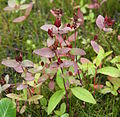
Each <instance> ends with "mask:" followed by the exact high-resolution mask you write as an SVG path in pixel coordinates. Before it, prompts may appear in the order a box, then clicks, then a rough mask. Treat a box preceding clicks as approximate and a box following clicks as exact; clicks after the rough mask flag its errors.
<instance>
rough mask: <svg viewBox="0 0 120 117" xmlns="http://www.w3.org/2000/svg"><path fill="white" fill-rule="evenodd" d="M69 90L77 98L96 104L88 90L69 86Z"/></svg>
mask: <svg viewBox="0 0 120 117" xmlns="http://www.w3.org/2000/svg"><path fill="white" fill-rule="evenodd" d="M71 90H72V93H73V95H75V96H76V97H77V98H78V99H80V100H82V101H85V102H89V103H92V104H96V101H95V99H94V98H93V96H92V94H91V93H90V92H89V91H88V90H86V89H84V88H82V87H74V88H71Z"/></svg>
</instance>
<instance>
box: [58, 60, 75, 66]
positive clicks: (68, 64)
mask: <svg viewBox="0 0 120 117" xmlns="http://www.w3.org/2000/svg"><path fill="white" fill-rule="evenodd" d="M72 65H73V62H72V61H70V60H64V61H63V63H62V64H60V67H62V68H63V67H65V68H67V67H70V66H72Z"/></svg>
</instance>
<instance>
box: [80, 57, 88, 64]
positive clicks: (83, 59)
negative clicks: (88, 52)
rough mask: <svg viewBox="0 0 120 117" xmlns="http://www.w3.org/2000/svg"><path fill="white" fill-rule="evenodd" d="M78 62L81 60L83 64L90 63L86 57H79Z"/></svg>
mask: <svg viewBox="0 0 120 117" xmlns="http://www.w3.org/2000/svg"><path fill="white" fill-rule="evenodd" d="M80 62H81V63H82V64H84V63H90V61H89V60H88V59H87V58H81V59H80Z"/></svg>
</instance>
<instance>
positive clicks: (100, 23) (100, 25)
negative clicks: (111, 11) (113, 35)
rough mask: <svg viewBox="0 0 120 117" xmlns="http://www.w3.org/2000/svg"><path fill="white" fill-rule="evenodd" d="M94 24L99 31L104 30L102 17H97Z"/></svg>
mask: <svg viewBox="0 0 120 117" xmlns="http://www.w3.org/2000/svg"><path fill="white" fill-rule="evenodd" d="M96 24H97V26H98V27H99V28H100V29H103V28H104V17H103V16H102V15H99V16H98V17H97V19H96Z"/></svg>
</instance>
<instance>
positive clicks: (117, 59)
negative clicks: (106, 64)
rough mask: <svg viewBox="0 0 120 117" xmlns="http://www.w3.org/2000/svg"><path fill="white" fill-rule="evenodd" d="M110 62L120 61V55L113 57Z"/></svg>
mask: <svg viewBox="0 0 120 117" xmlns="http://www.w3.org/2000/svg"><path fill="white" fill-rule="evenodd" d="M110 62H111V63H119V62H120V56H116V57H115V58H113V59H112V60H111V61H110Z"/></svg>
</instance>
